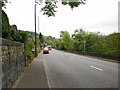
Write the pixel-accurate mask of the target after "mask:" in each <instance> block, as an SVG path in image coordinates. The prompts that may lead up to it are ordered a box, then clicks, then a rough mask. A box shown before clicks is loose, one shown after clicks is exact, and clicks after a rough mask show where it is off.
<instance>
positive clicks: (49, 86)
mask: <svg viewBox="0 0 120 90" xmlns="http://www.w3.org/2000/svg"><path fill="white" fill-rule="evenodd" d="M43 59H44V60H43ZM42 60H43V65H44V68H45V74H46V78H47V83H48V88H49V89H50V90H51V85H50V81H49V78H48V73H47V65H46V63H45V57H44V55H43V57H42Z"/></svg>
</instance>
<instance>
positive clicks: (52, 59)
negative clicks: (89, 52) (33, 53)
mask: <svg viewBox="0 0 120 90" xmlns="http://www.w3.org/2000/svg"><path fill="white" fill-rule="evenodd" d="M43 63H44V66H45V71H46V76H47V81H48V86H49V88H118V64H117V63H113V62H108V61H103V60H100V59H95V58H91V57H85V56H82V55H76V54H71V53H67V52H62V51H58V50H54V49H53V50H51V51H50V54H44V55H43Z"/></svg>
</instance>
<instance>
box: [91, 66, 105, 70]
mask: <svg viewBox="0 0 120 90" xmlns="http://www.w3.org/2000/svg"><path fill="white" fill-rule="evenodd" d="M90 67H91V68H94V69H97V70H99V71H103V69H101V68H98V67H95V66H90Z"/></svg>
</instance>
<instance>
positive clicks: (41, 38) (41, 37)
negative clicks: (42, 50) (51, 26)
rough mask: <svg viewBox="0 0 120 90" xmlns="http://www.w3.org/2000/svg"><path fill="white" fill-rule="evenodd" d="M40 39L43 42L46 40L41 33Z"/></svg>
mask: <svg viewBox="0 0 120 90" xmlns="http://www.w3.org/2000/svg"><path fill="white" fill-rule="evenodd" d="M39 40H40V42H41V43H43V42H44V39H43V35H42V34H41V33H40V34H39Z"/></svg>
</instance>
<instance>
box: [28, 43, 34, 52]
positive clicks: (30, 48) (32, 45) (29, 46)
mask: <svg viewBox="0 0 120 90" xmlns="http://www.w3.org/2000/svg"><path fill="white" fill-rule="evenodd" d="M28 48H29V50H30V51H32V49H33V48H34V42H33V41H28Z"/></svg>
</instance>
